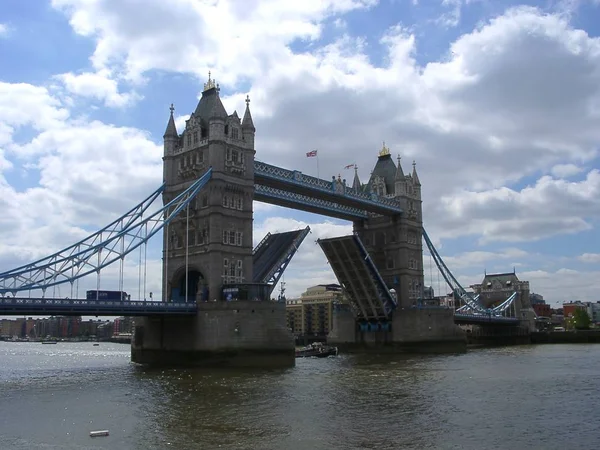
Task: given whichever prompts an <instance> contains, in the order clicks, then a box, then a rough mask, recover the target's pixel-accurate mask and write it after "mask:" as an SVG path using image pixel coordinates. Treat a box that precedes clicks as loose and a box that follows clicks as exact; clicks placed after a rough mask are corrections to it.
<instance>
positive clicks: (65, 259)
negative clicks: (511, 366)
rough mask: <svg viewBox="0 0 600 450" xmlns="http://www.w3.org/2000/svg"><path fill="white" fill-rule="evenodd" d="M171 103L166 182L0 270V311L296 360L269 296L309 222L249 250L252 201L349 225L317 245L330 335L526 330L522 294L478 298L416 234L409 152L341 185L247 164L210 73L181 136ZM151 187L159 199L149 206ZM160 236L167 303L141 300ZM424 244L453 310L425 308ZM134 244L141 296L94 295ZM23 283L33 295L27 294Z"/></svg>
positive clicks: (230, 355) (370, 338)
mask: <svg viewBox="0 0 600 450" xmlns="http://www.w3.org/2000/svg"><path fill="white" fill-rule="evenodd" d="M173 112H174V108H173V106H172V105H171V113H170V116H169V119H168V122H167V127H166V130H165V133H164V136H163V139H164V155H163V184H162V185H161V187H160V188H159V189H157V190H156V191H155V192H154V193H153V194H151V195H150V196H149V197H148V198H147V199H145V200H144V201H143V202H141V203H140V204H139V205H137V206H136V207H135V208H133V209H132V210H131V211H129V212H127V213H126V214H124V215H123V216H122V217H120V218H119V219H117V220H115V221H114V222H112V223H111V224H110V225H108V226H107V227H105V228H103V229H102V230H100V231H98V232H96V233H93V234H92V235H90V236H89V237H88V238H86V239H84V240H82V241H80V242H78V243H76V244H74V245H72V246H70V247H68V248H66V249H63V250H61V251H60V252H57V253H55V254H53V255H50V256H48V257H46V258H42V259H41V260H39V261H36V262H34V263H31V264H27V265H25V266H21V267H18V268H16V269H12V270H9V271H6V272H3V273H1V274H0V294H2V299H0V314H36V313H37V314H81V315H135V316H139V318H138V319H136V326H135V334H134V340H133V342H132V360H133V361H135V362H141V363H169V364H184V363H185V364H194V365H211V364H242V365H277V366H286V365H292V364H293V363H294V344H293V339H292V336H291V333H290V332H289V330H288V329H287V327H286V319H285V304H284V303H283V302H275V301H271V293H272V291H273V289H274V287H275V285H276V284H277V282H278V280H279V279H280V277H281V275H282V274H283V272H284V270H285V268H286V267H287V265H288V264H289V263H290V261H291V259H292V258H293V256H294V254H295V252H296V251H297V249H298V247H299V246H300V245H301V243H302V241H303V240H304V239H305V237H306V236H307V235H308V234H309V232H310V228H308V227H306V228H305V229H303V230H296V231H290V232H286V233H275V234H268V235H267V236H266V237H265V238H264V239H263V240H262V241H261V242H260V243H259V244H258V246H257V247H256V248H253V245H252V244H253V228H252V224H253V209H252V205H253V201H255V200H256V201H263V202H268V203H273V204H276V205H280V206H286V207H290V208H294V209H299V210H304V211H309V212H313V213H318V214H322V215H326V216H330V217H336V218H341V219H345V220H350V221H352V223H353V233H352V235H350V236H342V237H335V238H330V239H320V240H319V241H318V244H319V246H320V248H321V249H322V250H323V252H324V254H325V256H326V257H327V259H328V261H329V263H330V265H331V268H332V269H333V272H334V274H335V275H336V277H337V278H338V281H339V282H340V284H341V286H342V287H343V290H344V293H345V297H346V298H347V301H348V306H349V308H346V309H345V308H339V310H338V311H337V314H336V316H335V318H334V327H333V330H332V332H331V333H330V339H331V341H332V342H335V343H336V344H338V345H346V346H347V347H348V348H352V347H366V348H372V347H373V346H375V347H377V348H379V349H381V348H386V349H389V348H393V349H397V348H399V349H403V350H404V349H407V348H417V349H423V348H426V347H428V346H430V345H432V344H433V345H438V344H450V345H451V346H452V348H454V349H456V348H457V347H464V344H465V336H464V333H463V332H462V331H461V330H460V329H459V328H458V327H457V326H456V325H455V323H461V324H462V323H471V324H485V325H488V326H509V327H526V326H528V325H527V321H526V319H527V317H526V314H525V313H524V314H523V315H521V303H520V296H521V294H522V293H521V292H517V291H515V292H514V293H513V294H511V295H507V296H505V297H504V298H503V299H501V301H499V302H495V303H493V304H490V303H489V302H488V303H484V302H482V300H480V297H479V296H478V295H477V294H473V293H470V292H467V291H466V290H465V289H464V288H463V287H462V286H461V285H460V283H458V281H457V280H456V278H455V277H454V276H453V275H452V273H451V272H450V270H449V269H448V267H447V266H446V265H445V264H444V262H443V260H442V259H441V257H440V255H439V254H438V253H437V250H436V249H435V247H434V246H433V244H432V242H431V240H430V239H429V237H428V235H427V233H426V232H425V231H424V229H423V217H422V199H421V182H420V179H419V176H418V174H417V169H416V163H415V162H414V161H413V163H412V170H411V171H410V173H405V172H404V169H403V167H402V164H401V160H400V157H398V159H397V162H396V163H395V162H394V160H393V158H392V156H391V153H390V151H389V149H388V148H387V147H386V146H385V144H384V145H383V147H382V149H381V151H380V152H379V155H378V158H377V161H376V164H375V167H374V169H373V171H372V173H371V176H370V178H369V179H368V180H367V181H366V182H365V183H362V182H361V180H360V179H359V176H358V171H357V169H356V167H355V173H354V179H353V181H352V184H351V185H350V184H347V183H346V180H342V179H341V177H338V178H337V179H336V178H335V177H332V179H331V180H323V179H319V178H315V177H312V176H309V175H306V174H303V173H302V172H300V171H297V170H291V169H285V168H281V167H277V166H273V165H270V164H267V163H264V162H261V161H258V160H255V155H256V150H255V146H254V143H255V132H256V129H255V126H254V122H253V118H252V115H251V112H250V100H249V98H247V99H246V108H245V112H244V114H243V117H242V118H240V117H239V116H238V114H237V112H235V111H234V112H233V113H232V114H228V113H227V111H226V110H225V108H224V106H223V104H222V102H221V99H220V96H219V87H218V85H217V84H216V83H215V81H214V80H213V79H211V78H210V77H209V79H208V81H207V83H205V84H204V90H203V92H202V96H201V98H200V100H199V102H198V105H197V107H196V109H195V111H194V112H193V113H192V114H191V116H190V118H189V119H188V120H187V121H186V124H185V129H184V130H183V131H182V132H181V133H179V132H178V130H177V128H176V125H175V120H174V116H173ZM159 196H162V201H163V206H162V208H159V209H158V210H157V211H155V212H153V213H150V212H149V211H150V206H151V205H152V204H153V202H154V200H156V199H157V198H158V197H159ZM161 231H162V241H163V248H162V256H163V267H162V271H163V275H162V280H163V281H162V282H163V287H162V298H159V299H153V300H152V299H151V301H144V300H145V299H146V287H145V286H146V278H145V276H146V275H145V274H146V267H145V264H146V253H147V251H146V247H147V244H148V241H149V239H150V238H151V237H152V236H154V235H156V234H159V233H160V232H161ZM423 242H425V244H426V247H427V249H428V251H429V253H430V255H431V256H432V257H433V259H434V261H435V264H436V267H437V268H438V269H439V271H440V273H441V274H442V275H443V278H444V280H445V282H446V283H447V284H448V286H449V288H450V289H451V293H452V296H453V298H454V299H455V301H456V310H455V308H423V307H422V302H421V300H422V297H423V293H424V290H425V279H424V272H423ZM134 251H136V252H139V255H140V261H142V260H143V263H142V264H143V266H144V270H143V273H144V278H143V283H142V281H141V279H140V289H139V300H138V301H131V300H130V298H129V296H128V297H127V298H124V297H123V296H121V298H117V299H114V300H111V301H101V300H100V298H99V295H98V293H100V292H101V291H100V289H101V283H100V280H101V272H102V270H103V269H105V268H106V267H108V266H111V265H115V264H116V265H119V266H120V270H119V287H118V291H117V292H123V264H124V260H125V258H126V257H127V255H130V254H132V252H134ZM142 255H143V259H142ZM141 273H142V266H141V265H140V274H141ZM86 276H92V277H93V276H95V277H96V278H97V285H96V288H97V289H96V290H95V291H92V295H91V297H90V294H89V292H88V295H87V298H86V299H85V300H80V299H79V294H78V286H79V280H80V279H82V278H84V277H86ZM140 276H141V275H140ZM142 284H143V286H144V288H143V294H142V288H141V286H142ZM59 285H66V286H67V287H68V288H70V297H69V298H67V299H57V298H52V297H50V298H49V297H48V296H47V295H46V294H47V292H48V289H49V288H55V287H56V286H59ZM32 291H33V292H38V293H40V292H41V295H40V294H37V296H36V295H34V296H31V295H30V296H29V297H25V296H24V295H23V293H24V292H27V293H31V292H32ZM93 292H96V293H97V294H96V298H95V299H94V298H93V297H94V295H93ZM482 295H484V294H482ZM481 299H483V297H481ZM526 309H527V304H523V310H524V311H525V310H526ZM525 312H526V311H525Z"/></svg>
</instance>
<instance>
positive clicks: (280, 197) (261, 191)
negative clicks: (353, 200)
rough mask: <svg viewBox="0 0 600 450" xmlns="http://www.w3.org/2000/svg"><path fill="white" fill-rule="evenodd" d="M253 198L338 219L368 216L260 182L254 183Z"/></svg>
mask: <svg viewBox="0 0 600 450" xmlns="http://www.w3.org/2000/svg"><path fill="white" fill-rule="evenodd" d="M254 200H256V201H259V202H263V203H271V204H273V205H278V206H285V207H287V208H293V209H299V210H302V211H307V212H311V213H316V214H323V215H326V216H330V217H336V218H338V219H345V220H360V219H366V218H368V217H369V215H368V213H367V212H366V211H364V210H361V209H357V208H352V207H350V206H346V205H341V204H339V203H334V202H331V201H328V200H323V199H321V198H318V197H311V196H308V195H303V194H298V193H296V192H290V191H285V190H282V189H277V188H273V187H269V186H263V185H261V184H255V185H254Z"/></svg>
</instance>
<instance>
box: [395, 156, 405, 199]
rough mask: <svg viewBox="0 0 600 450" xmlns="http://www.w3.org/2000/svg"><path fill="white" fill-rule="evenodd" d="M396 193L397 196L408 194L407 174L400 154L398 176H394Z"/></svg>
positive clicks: (397, 168)
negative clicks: (403, 168)
mask: <svg viewBox="0 0 600 450" xmlns="http://www.w3.org/2000/svg"><path fill="white" fill-rule="evenodd" d="M394 184H395V186H394V187H395V195H396V197H399V196H402V195H406V176H405V175H404V171H403V170H402V164H401V162H400V155H398V166H397V167H396V176H395V177H394Z"/></svg>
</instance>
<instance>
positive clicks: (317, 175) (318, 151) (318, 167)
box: [317, 150, 321, 179]
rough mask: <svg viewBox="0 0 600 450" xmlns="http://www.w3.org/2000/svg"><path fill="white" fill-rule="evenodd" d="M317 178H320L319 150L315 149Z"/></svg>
mask: <svg viewBox="0 0 600 450" xmlns="http://www.w3.org/2000/svg"><path fill="white" fill-rule="evenodd" d="M317 178H319V179H320V178H321V177H320V176H319V150H317Z"/></svg>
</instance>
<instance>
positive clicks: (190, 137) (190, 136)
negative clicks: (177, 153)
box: [186, 133, 192, 147]
mask: <svg viewBox="0 0 600 450" xmlns="http://www.w3.org/2000/svg"><path fill="white" fill-rule="evenodd" d="M186 134H187V145H188V147H190V146H191V145H192V135H191V134H190V133H186Z"/></svg>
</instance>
